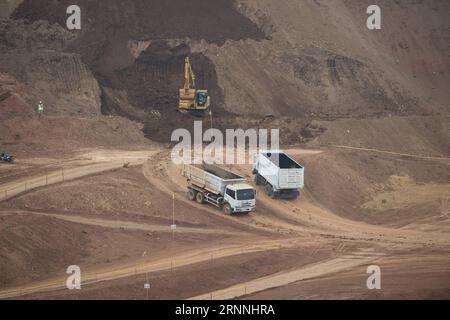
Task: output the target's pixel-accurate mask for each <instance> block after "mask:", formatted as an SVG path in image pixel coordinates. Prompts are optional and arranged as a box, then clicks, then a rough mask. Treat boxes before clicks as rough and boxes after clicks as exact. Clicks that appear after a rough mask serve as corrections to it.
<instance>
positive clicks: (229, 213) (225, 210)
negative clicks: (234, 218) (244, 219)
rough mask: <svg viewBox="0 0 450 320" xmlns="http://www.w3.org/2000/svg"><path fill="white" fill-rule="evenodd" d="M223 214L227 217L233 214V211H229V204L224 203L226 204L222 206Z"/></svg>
mask: <svg viewBox="0 0 450 320" xmlns="http://www.w3.org/2000/svg"><path fill="white" fill-rule="evenodd" d="M223 212H224V213H225V214H226V215H227V216H229V215H231V214H232V213H233V209H231V206H230V204H229V203H226V204H225V205H224V206H223Z"/></svg>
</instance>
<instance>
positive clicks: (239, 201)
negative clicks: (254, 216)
mask: <svg viewBox="0 0 450 320" xmlns="http://www.w3.org/2000/svg"><path fill="white" fill-rule="evenodd" d="M224 203H225V204H224V206H223V210H224V212H225V213H226V214H232V213H248V212H252V211H255V210H256V190H255V189H254V188H253V187H252V186H250V185H248V184H245V183H239V184H230V185H228V186H227V187H226V189H225V194H224Z"/></svg>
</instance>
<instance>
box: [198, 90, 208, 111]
mask: <svg viewBox="0 0 450 320" xmlns="http://www.w3.org/2000/svg"><path fill="white" fill-rule="evenodd" d="M208 98H209V97H208V93H207V92H197V106H198V107H204V106H206V104H207V103H208Z"/></svg>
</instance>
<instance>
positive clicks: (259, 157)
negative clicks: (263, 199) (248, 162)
mask: <svg viewBox="0 0 450 320" xmlns="http://www.w3.org/2000/svg"><path fill="white" fill-rule="evenodd" d="M253 174H254V175H255V183H256V185H262V186H264V188H265V190H266V193H267V195H268V196H269V197H271V198H274V199H275V198H282V199H296V198H297V197H298V196H299V195H300V189H302V188H303V187H304V174H305V169H304V168H303V167H302V166H301V165H300V164H298V163H297V162H296V161H295V160H293V159H292V158H290V157H289V156H288V155H287V154H286V153H284V152H283V151H280V150H279V151H273V152H271V151H270V152H261V153H257V154H255V155H254V157H253Z"/></svg>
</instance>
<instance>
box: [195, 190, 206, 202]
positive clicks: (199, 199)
mask: <svg viewBox="0 0 450 320" xmlns="http://www.w3.org/2000/svg"><path fill="white" fill-rule="evenodd" d="M195 199H196V200H197V202H198V203H200V204H202V203H204V202H205V195H204V194H203V193H201V192H197V195H196V196H195Z"/></svg>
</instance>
